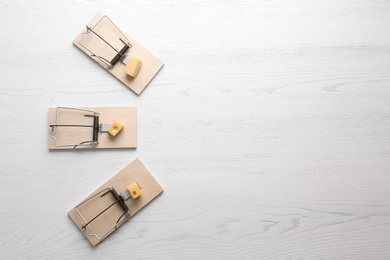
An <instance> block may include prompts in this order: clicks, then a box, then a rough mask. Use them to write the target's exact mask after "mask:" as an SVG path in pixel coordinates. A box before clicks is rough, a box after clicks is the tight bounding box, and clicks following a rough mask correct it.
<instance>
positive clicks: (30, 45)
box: [0, 0, 390, 259]
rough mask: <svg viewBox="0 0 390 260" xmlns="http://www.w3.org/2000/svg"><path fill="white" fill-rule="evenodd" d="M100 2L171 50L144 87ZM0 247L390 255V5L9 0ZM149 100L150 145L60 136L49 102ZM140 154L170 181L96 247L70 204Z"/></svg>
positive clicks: (3, 0) (1, 95) (66, 252)
mask: <svg viewBox="0 0 390 260" xmlns="http://www.w3.org/2000/svg"><path fill="white" fill-rule="evenodd" d="M97 11H100V12H102V13H104V14H107V15H109V17H110V18H112V19H113V20H114V21H115V22H116V24H117V25H119V26H120V27H121V28H123V29H124V30H125V31H126V32H128V33H129V34H130V35H132V36H133V37H134V38H135V39H136V40H137V41H139V42H140V43H142V44H143V45H144V46H145V47H146V48H147V49H149V50H150V51H151V52H153V53H154V54H155V55H156V56H157V57H159V58H160V59H161V60H163V61H164V62H165V66H164V67H163V69H162V70H161V71H160V73H159V74H158V75H157V76H156V77H155V79H154V80H153V81H152V82H151V84H150V85H149V86H148V87H147V88H146V89H145V91H144V92H143V93H142V94H141V95H140V96H137V95H135V94H134V93H133V92H132V91H131V90H129V89H128V88H127V87H126V86H124V85H122V84H121V83H120V82H119V81H118V80H116V79H115V78H114V77H113V76H111V75H110V74H109V73H107V72H105V71H104V69H102V68H101V67H100V66H99V65H97V64H96V63H95V62H94V61H92V60H91V59H89V58H88V57H86V55H85V54H83V53H82V52H81V51H80V50H78V49H77V48H76V47H75V46H73V45H72V40H73V39H74V38H75V37H76V35H77V34H78V33H79V32H80V31H81V29H82V28H83V26H84V25H85V24H86V23H87V22H88V21H89V20H90V19H91V18H92V17H93V16H94V15H95V13H96V12H97ZM0 22H1V23H0V24H1V25H0V26H1V30H0V57H1V65H0V69H1V72H0V75H1V77H0V109H1V112H0V120H1V127H0V129H1V130H0V131H1V135H0V142H1V152H0V153H1V162H0V172H1V173H0V174H1V175H0V211H1V213H0V218H1V219H0V234H1V236H0V258H1V259H73V258H75V259H78V258H80V259H81V258H82V259H87V258H90V259H158V258H160V259H201V258H210V259H211V258H213V259H215V258H218V259H389V258H390V160H389V159H390V2H389V1H386V0H375V1H361V0H345V1H341V0H329V1H325V0H321V1H311V0H306V1H304V0H292V1H281V0H280V1H278V0H277V1H268V0H245V1H223V0H214V1H195V0H194V1H185V0H180V1H179V0H167V1H157V0H152V1H144V0H133V1H124V0H122V1H120V0H115V1H95V0H90V1H71V0H62V1H48V0H47V1H33V0H29V1H22V0H13V1H7V0H0ZM59 105H63V106H116V105H119V106H122V105H126V106H127V105H128V106H137V108H138V148H137V149H133V150H105V151H100V150H96V151H93V150H89V151H53V152H50V151H49V150H48V149H47V131H46V130H47V113H48V108H49V107H51V106H59ZM136 157H140V158H141V160H142V161H143V162H144V163H145V165H146V166H147V168H148V169H149V170H150V171H151V172H152V174H154V176H155V177H156V179H157V180H158V181H159V182H160V183H161V185H162V186H163V187H164V188H165V191H164V193H163V194H162V195H161V196H160V197H158V198H157V199H156V200H155V201H153V202H152V203H151V204H150V205H149V206H148V207H146V208H145V209H143V210H142V211H141V212H139V213H138V214H137V215H136V216H135V217H134V218H133V219H132V220H131V221H129V222H127V223H126V224H125V225H123V226H122V227H121V228H120V229H119V230H117V231H116V232H115V233H114V234H112V235H111V236H110V237H108V238H107V239H106V240H105V241H104V242H103V243H101V244H100V245H98V246H97V247H96V248H93V247H92V246H91V245H90V244H89V242H88V241H87V240H86V239H85V238H84V236H83V235H82V234H81V232H79V231H78V230H77V228H76V226H75V225H74V223H73V222H72V221H71V220H70V218H68V216H67V212H68V210H69V209H71V208H72V207H73V206H75V205H76V204H77V203H78V202H80V200H81V199H83V198H84V197H85V196H87V195H88V194H89V193H90V192H92V191H93V190H94V189H96V188H97V187H98V186H99V185H101V184H102V183H103V182H105V181H106V180H107V179H108V178H110V177H111V176H112V175H114V174H116V173H117V172H118V171H119V170H120V169H122V168H123V167H124V166H126V165H127V164H128V163H129V162H131V161H132V160H133V159H135V158H136Z"/></svg>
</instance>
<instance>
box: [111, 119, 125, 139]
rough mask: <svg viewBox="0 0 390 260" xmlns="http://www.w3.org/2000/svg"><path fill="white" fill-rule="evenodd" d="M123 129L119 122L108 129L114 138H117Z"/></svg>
mask: <svg viewBox="0 0 390 260" xmlns="http://www.w3.org/2000/svg"><path fill="white" fill-rule="evenodd" d="M122 128H123V125H122V124H121V123H120V122H118V121H115V122H114V123H112V125H111V126H110V127H109V128H108V130H107V131H108V132H109V133H110V134H111V135H112V136H116V135H117V134H118V133H119V132H120V131H121V130H122Z"/></svg>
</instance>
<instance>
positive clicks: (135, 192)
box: [126, 182, 142, 199]
mask: <svg viewBox="0 0 390 260" xmlns="http://www.w3.org/2000/svg"><path fill="white" fill-rule="evenodd" d="M126 189H127V191H128V192H129V193H130V196H131V197H132V198H133V199H136V198H138V197H139V196H141V195H142V191H141V189H140V187H139V186H138V184H137V183H135V182H134V183H132V184H130V185H129V186H127V188H126Z"/></svg>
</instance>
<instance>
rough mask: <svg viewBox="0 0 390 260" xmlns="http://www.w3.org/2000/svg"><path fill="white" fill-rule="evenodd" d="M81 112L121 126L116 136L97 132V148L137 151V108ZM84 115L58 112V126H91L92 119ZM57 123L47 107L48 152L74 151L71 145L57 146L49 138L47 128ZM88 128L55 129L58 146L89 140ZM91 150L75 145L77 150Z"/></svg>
mask: <svg viewBox="0 0 390 260" xmlns="http://www.w3.org/2000/svg"><path fill="white" fill-rule="evenodd" d="M83 109H88V110H93V111H96V112H98V113H99V114H100V115H99V122H100V123H104V124H112V123H113V122H114V121H115V120H116V121H119V122H121V123H122V124H123V125H124V126H123V129H122V131H121V132H120V133H119V134H117V135H116V136H112V135H110V134H109V133H98V142H99V143H98V145H97V146H96V149H99V148H136V147H137V108H136V107H83ZM85 114H86V113H85V112H83V111H79V110H69V109H60V110H59V113H58V124H62V125H75V124H76V125H80V124H81V125H93V118H91V117H84V115H85ZM55 124H56V108H49V124H48V133H49V134H48V136H49V137H48V138H49V149H73V146H67V147H57V146H55V145H54V139H53V137H52V135H53V130H52V128H51V127H49V125H55ZM92 133H93V130H92V128H91V127H57V133H56V134H55V138H56V139H57V145H64V144H77V143H80V142H83V141H92ZM88 148H89V149H90V148H93V146H92V145H90V146H77V148H76V149H88Z"/></svg>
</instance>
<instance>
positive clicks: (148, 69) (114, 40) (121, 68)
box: [73, 13, 164, 95]
mask: <svg viewBox="0 0 390 260" xmlns="http://www.w3.org/2000/svg"><path fill="white" fill-rule="evenodd" d="M102 17H103V14H101V13H97V14H96V15H95V16H94V17H93V18H92V20H91V21H90V22H89V23H88V25H87V26H89V27H94V26H95V25H96V23H97V22H98V21H99V20H100V19H101V18H102ZM110 19H114V18H112V17H111V18H110ZM111 21H112V20H111ZM113 22H114V21H113ZM114 23H115V22H114ZM93 30H94V32H96V33H97V34H98V35H99V36H100V37H102V38H103V39H104V40H106V41H107V42H108V43H109V44H111V46H113V47H114V48H115V49H116V50H121V49H122V47H123V43H122V42H121V41H120V38H121V37H122V38H123V36H122V35H121V34H120V32H119V31H118V29H117V28H115V26H114V25H113V24H112V23H111V22H110V21H109V20H108V19H107V18H104V19H102V20H101V21H100V22H99V24H98V25H97V26H96V27H95V28H94V29H93ZM120 30H121V31H122V33H123V34H124V35H125V36H126V37H127V39H128V40H129V41H130V43H131V45H132V47H131V48H130V49H129V50H128V51H127V52H126V54H127V55H129V57H135V58H138V59H140V60H141V61H142V67H141V70H140V71H139V73H138V75H137V76H136V77H130V76H128V75H127V74H126V73H125V67H126V65H124V64H123V63H121V62H118V63H117V64H115V65H114V66H113V67H112V68H110V69H108V70H107V71H108V72H110V73H111V74H112V75H114V76H115V77H116V78H117V79H119V80H120V81H121V82H122V83H123V84H125V85H126V86H127V87H129V88H130V89H131V90H133V91H134V92H135V93H137V94H138V95H139V94H141V92H142V91H143V90H144V89H145V88H146V86H147V85H148V84H149V82H150V81H151V80H152V79H153V78H154V76H156V74H157V72H158V71H159V70H160V69H161V68H162V66H163V65H164V63H163V62H162V61H160V60H159V59H158V58H157V57H156V56H154V55H153V54H152V53H150V52H149V51H148V50H146V49H145V48H144V47H143V46H142V45H141V44H139V43H138V42H136V41H135V40H134V39H133V38H132V37H130V36H129V35H128V34H127V33H126V32H125V31H124V30H122V29H120ZM85 32H86V28H84V29H83V30H82V31H81V32H80V34H79V35H77V37H76V39H74V41H73V44H74V45H75V46H77V47H78V48H80V50H82V51H83V52H84V53H85V54H87V55H88V56H90V57H91V55H92V54H91V53H90V52H89V51H88V50H86V49H85V48H84V47H83V46H81V45H80V40H82V44H83V45H84V46H86V47H87V48H88V49H89V50H91V51H92V52H93V53H95V54H96V55H98V56H100V57H103V58H105V59H106V60H108V61H111V60H112V59H113V58H114V57H115V55H116V54H117V53H116V52H115V51H114V50H113V49H111V48H110V47H109V46H108V45H107V44H106V43H104V42H103V41H102V40H101V39H99V38H98V37H97V36H96V35H95V34H92V33H90V34H85V35H83V33H85ZM123 40H125V39H123ZM91 58H92V59H94V60H95V61H96V62H97V63H99V64H100V65H101V66H102V67H104V68H106V67H107V65H106V64H104V63H103V62H101V61H100V60H99V59H98V58H97V57H91Z"/></svg>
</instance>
